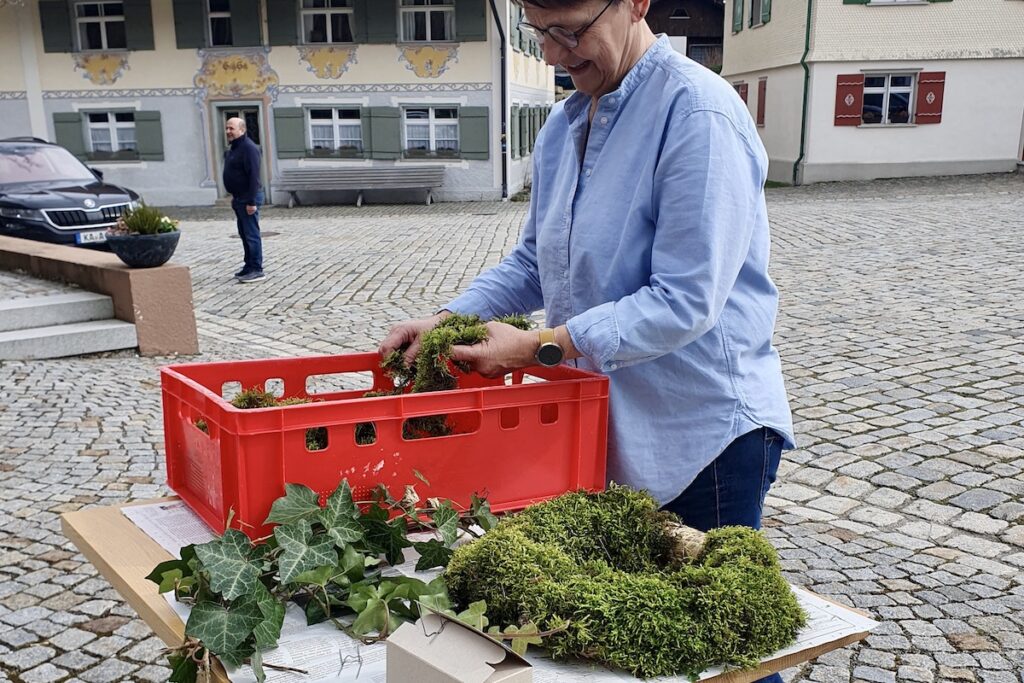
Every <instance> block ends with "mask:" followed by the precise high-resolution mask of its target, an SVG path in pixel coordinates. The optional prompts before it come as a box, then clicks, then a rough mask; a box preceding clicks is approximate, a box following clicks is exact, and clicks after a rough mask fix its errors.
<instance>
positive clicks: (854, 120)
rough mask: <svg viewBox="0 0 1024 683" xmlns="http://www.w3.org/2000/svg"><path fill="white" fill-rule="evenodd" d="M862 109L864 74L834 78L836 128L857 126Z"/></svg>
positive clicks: (841, 75)
mask: <svg viewBox="0 0 1024 683" xmlns="http://www.w3.org/2000/svg"><path fill="white" fill-rule="evenodd" d="M863 109H864V74H846V75H843V74H840V75H839V76H836V120H835V124H836V125H837V126H859V125H860V116H861V113H862V112H863Z"/></svg>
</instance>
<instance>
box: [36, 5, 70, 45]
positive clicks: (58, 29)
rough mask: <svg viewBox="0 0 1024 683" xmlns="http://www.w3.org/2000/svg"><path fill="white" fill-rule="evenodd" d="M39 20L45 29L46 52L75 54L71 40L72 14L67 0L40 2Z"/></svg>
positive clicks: (44, 42)
mask: <svg viewBox="0 0 1024 683" xmlns="http://www.w3.org/2000/svg"><path fill="white" fill-rule="evenodd" d="M39 19H40V23H41V24H42V28H43V50H44V51H45V52H74V51H75V45H74V42H73V41H72V39H71V12H70V11H69V10H68V3H67V0H40V2H39Z"/></svg>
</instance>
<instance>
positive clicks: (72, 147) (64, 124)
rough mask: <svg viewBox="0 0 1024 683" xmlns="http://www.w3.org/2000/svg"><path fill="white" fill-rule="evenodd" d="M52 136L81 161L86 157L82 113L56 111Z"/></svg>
mask: <svg viewBox="0 0 1024 683" xmlns="http://www.w3.org/2000/svg"><path fill="white" fill-rule="evenodd" d="M53 137H54V140H55V141H56V142H57V144H58V145H60V146H61V147H63V148H64V149H66V150H67V151H69V152H71V153H72V154H74V155H75V156H76V157H78V158H79V159H82V160H83V161H84V160H85V158H86V154H87V151H86V148H85V134H84V131H83V130H82V115H81V114H80V113H78V112H56V113H54V115H53Z"/></svg>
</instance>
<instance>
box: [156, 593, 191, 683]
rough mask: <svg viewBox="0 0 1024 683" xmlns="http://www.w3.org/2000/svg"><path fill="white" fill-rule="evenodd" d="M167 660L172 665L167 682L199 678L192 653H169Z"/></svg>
mask: <svg viewBox="0 0 1024 683" xmlns="http://www.w3.org/2000/svg"><path fill="white" fill-rule="evenodd" d="M146 578H149V577H146ZM167 661H168V663H169V664H170V665H171V675H170V677H169V678H168V679H167V683H196V681H198V680H199V664H198V663H197V662H196V660H194V659H192V657H191V655H188V654H174V655H169V656H168V657H167Z"/></svg>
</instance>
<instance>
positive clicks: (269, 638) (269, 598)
mask: <svg viewBox="0 0 1024 683" xmlns="http://www.w3.org/2000/svg"><path fill="white" fill-rule="evenodd" d="M249 603H251V604H253V605H255V606H256V609H257V610H258V611H259V614H260V616H261V617H262V620H261V621H260V623H259V624H257V625H256V627H255V628H254V629H253V634H254V635H255V636H256V647H257V648H258V649H261V650H269V649H270V648H273V647H276V646H277V639H278V638H280V637H281V625H282V624H283V623H284V611H285V606H284V604H283V603H282V602H281V601H280V600H278V599H277V598H275V597H274V595H273V594H272V593H271V592H270V591H269V590H267V587H266V586H264V585H263V584H262V583H261V584H260V585H259V587H258V588H257V589H256V591H255V592H253V593H249V594H247V595H244V596H242V597H241V598H239V599H238V600H237V601H235V603H234V604H232V607H239V608H241V607H245V606H247V605H248V604H249Z"/></svg>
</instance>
